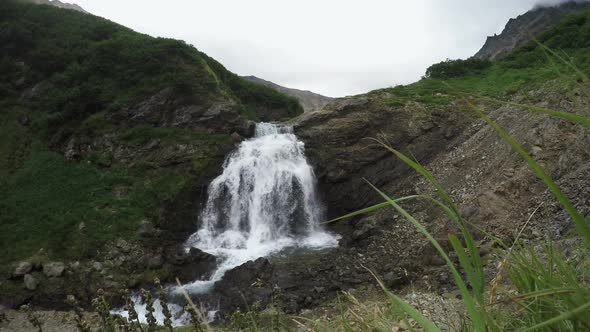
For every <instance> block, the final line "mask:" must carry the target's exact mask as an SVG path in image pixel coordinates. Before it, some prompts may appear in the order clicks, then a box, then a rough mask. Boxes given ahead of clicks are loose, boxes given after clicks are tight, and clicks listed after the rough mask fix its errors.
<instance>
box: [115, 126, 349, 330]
mask: <svg viewBox="0 0 590 332" xmlns="http://www.w3.org/2000/svg"><path fill="white" fill-rule="evenodd" d="M322 217H323V207H322V204H321V203H320V201H319V199H318V196H317V191H316V179H315V176H314V173H313V169H312V168H311V166H310V165H309V164H308V163H307V160H306V159H305V150H304V144H303V142H301V141H299V140H297V137H296V136H295V134H294V133H293V128H292V127H290V126H287V125H281V124H271V123H259V124H257V125H256V133H255V137H254V138H251V139H248V140H245V141H243V142H242V143H240V145H239V147H238V149H237V150H235V151H234V152H233V153H232V154H230V155H229V157H228V158H227V159H226V161H225V164H224V165H223V173H222V174H221V175H220V176H218V177H217V178H216V179H214V180H213V182H211V184H210V185H209V191H208V199H207V204H206V206H205V208H204V209H203V212H202V213H201V216H200V222H201V228H200V229H199V230H198V231H197V232H196V233H194V234H193V235H191V236H190V237H189V239H188V240H187V242H186V249H187V250H189V249H190V248H191V247H196V248H198V249H201V250H203V251H205V252H208V253H210V254H212V255H214V256H216V257H217V258H218V262H219V264H218V268H217V270H216V271H215V272H214V273H213V275H212V276H211V277H210V278H209V279H208V280H196V281H194V282H192V283H190V284H187V285H184V289H185V290H187V291H188V292H189V293H191V294H193V295H195V294H205V293H208V292H210V291H211V289H212V287H213V284H214V283H215V282H216V281H218V280H220V279H221V278H222V277H223V275H224V274H225V272H226V271H228V270H230V269H232V268H234V267H236V266H239V265H241V264H243V263H245V262H247V261H249V260H254V259H257V258H260V257H265V256H269V255H272V254H273V253H277V252H279V251H281V250H282V249H285V248H287V247H303V248H311V249H321V248H328V247H334V246H336V245H337V244H338V237H337V236H335V235H332V234H330V233H327V232H325V231H323V230H322V229H321V227H320V224H319V222H320V221H321V220H322ZM179 291H180V289H178V288H176V287H171V289H170V292H171V293H172V294H175V293H176V294H177V295H178V293H179ZM135 302H136V306H135V307H136V310H137V311H138V312H139V313H140V317H141V316H142V314H143V313H144V312H145V304H142V303H140V301H139V299H138V298H136V299H135ZM159 305H160V304H159V301H156V306H159ZM170 309H171V311H172V312H173V313H174V315H175V317H176V319H175V325H182V324H183V323H186V320H187V319H188V317H187V315H186V314H184V315H183V314H182V310H180V309H181V307H180V306H177V305H176V306H172V307H171V308H170ZM156 311H158V310H156ZM117 313H118V314H122V315H126V314H127V313H126V312H124V311H119V312H117ZM156 316H157V317H156V318H157V319H158V321H162V320H163V316H162V315H161V314H157V315H156Z"/></svg>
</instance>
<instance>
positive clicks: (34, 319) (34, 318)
mask: <svg viewBox="0 0 590 332" xmlns="http://www.w3.org/2000/svg"><path fill="white" fill-rule="evenodd" d="M20 310H21V311H22V312H24V313H26V314H27V319H28V320H29V323H31V325H33V326H34V327H36V328H37V331H38V332H43V321H42V320H41V318H40V317H39V315H38V314H37V313H36V312H34V311H33V310H31V306H30V305H28V304H25V305H23V306H21V307H20Z"/></svg>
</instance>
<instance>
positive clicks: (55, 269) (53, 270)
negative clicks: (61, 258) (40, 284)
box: [43, 262, 66, 277]
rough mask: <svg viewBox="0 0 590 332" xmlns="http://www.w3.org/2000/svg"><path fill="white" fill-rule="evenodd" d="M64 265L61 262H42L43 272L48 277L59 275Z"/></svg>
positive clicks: (61, 273) (62, 271)
mask: <svg viewBox="0 0 590 332" xmlns="http://www.w3.org/2000/svg"><path fill="white" fill-rule="evenodd" d="M65 269H66V266H65V264H64V263H62V262H50V263H45V264H43V273H44V274H45V275H46V276H48V277H61V276H62V275H63V273H64V270H65Z"/></svg>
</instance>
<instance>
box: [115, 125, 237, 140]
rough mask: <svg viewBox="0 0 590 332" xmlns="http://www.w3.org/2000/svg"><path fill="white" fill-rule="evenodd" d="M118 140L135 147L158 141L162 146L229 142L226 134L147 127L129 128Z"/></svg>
mask: <svg viewBox="0 0 590 332" xmlns="http://www.w3.org/2000/svg"><path fill="white" fill-rule="evenodd" d="M120 138H121V140H122V141H124V142H127V143H129V144H136V145H143V144H146V143H148V142H150V141H152V140H159V141H160V142H162V143H164V144H170V143H181V144H187V143H191V142H194V141H206V142H211V143H227V142H229V141H230V136H229V135H227V134H209V133H204V132H199V131H195V130H191V129H181V128H158V127H151V126H147V125H143V126H135V127H133V128H130V129H128V130H126V131H124V132H123V133H121V136H120Z"/></svg>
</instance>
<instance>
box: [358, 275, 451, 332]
mask: <svg viewBox="0 0 590 332" xmlns="http://www.w3.org/2000/svg"><path fill="white" fill-rule="evenodd" d="M365 269H367V268H365ZM367 271H369V273H371V274H372V275H373V277H374V278H375V280H377V283H378V284H379V286H380V287H381V289H382V290H383V291H384V292H385V294H386V295H387V297H389V299H390V300H391V301H392V302H394V303H395V304H396V305H397V306H398V307H399V308H401V309H402V310H403V311H404V312H406V313H407V314H408V315H409V316H410V317H412V319H414V320H415V321H416V322H417V323H418V324H420V326H422V327H423V328H424V329H425V330H426V331H429V332H439V331H441V330H440V329H439V328H438V327H437V326H436V325H435V324H434V323H433V322H432V321H430V320H429V319H428V318H426V317H424V315H422V313H420V312H419V311H418V310H416V309H415V308H414V307H412V306H411V305H409V304H408V303H406V302H405V301H404V300H403V299H401V298H400V297H398V296H397V295H395V294H393V293H392V292H390V291H389V290H388V289H387V287H385V285H384V284H383V281H381V279H380V278H379V277H377V275H375V273H374V272H373V271H371V270H370V269H367ZM404 322H405V323H406V325H407V326H408V327H410V324H409V322H408V321H407V320H406V319H404Z"/></svg>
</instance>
